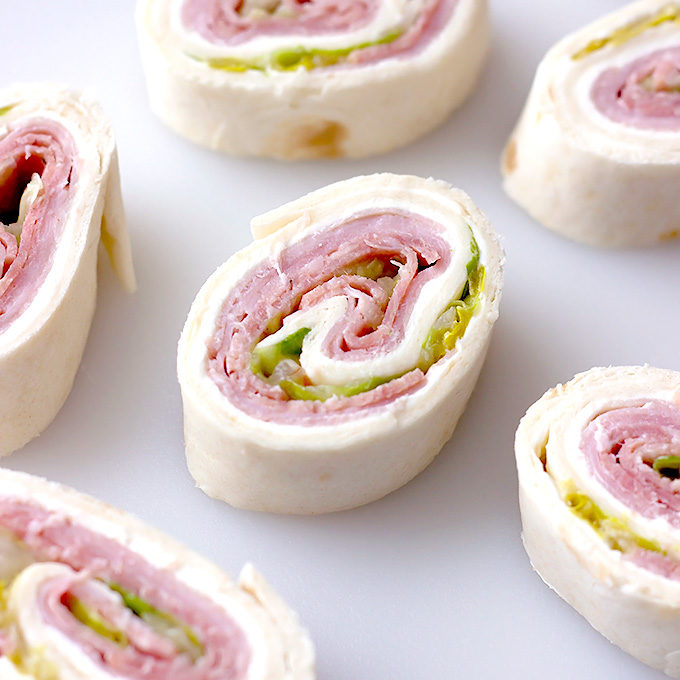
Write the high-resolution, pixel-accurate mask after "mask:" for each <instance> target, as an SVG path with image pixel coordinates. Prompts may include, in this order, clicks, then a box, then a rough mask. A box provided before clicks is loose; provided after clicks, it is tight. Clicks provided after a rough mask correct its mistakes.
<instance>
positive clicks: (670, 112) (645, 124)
mask: <svg viewBox="0 0 680 680" xmlns="http://www.w3.org/2000/svg"><path fill="white" fill-rule="evenodd" d="M591 96H592V98H593V102H594V104H595V106H596V107H597V109H598V110H599V111H600V112H601V113H602V114H604V115H605V116H607V117H608V118H611V119H612V120H614V121H616V122H617V123H623V124H625V125H630V126H633V127H637V128H646V129H650V130H680V46H679V47H674V48H669V49H663V50H657V51H655V52H653V53H651V54H648V55H646V56H644V57H641V58H640V59H636V60H635V61H633V62H631V63H630V64H627V65H626V66H623V67H621V68H612V69H608V70H606V71H604V73H602V74H600V76H599V77H598V78H597V80H596V81H595V83H594V85H593V89H592V93H591Z"/></svg>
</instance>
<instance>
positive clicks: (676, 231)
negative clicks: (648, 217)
mask: <svg viewBox="0 0 680 680" xmlns="http://www.w3.org/2000/svg"><path fill="white" fill-rule="evenodd" d="M678 236H680V229H673V230H672V231H667V232H666V233H665V234H661V236H659V241H670V240H672V239H674V238H678Z"/></svg>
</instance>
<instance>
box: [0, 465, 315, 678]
mask: <svg viewBox="0 0 680 680" xmlns="http://www.w3.org/2000/svg"><path fill="white" fill-rule="evenodd" d="M314 676H315V674H314V653H313V648H312V645H311V642H310V641H309V639H308V637H307V635H306V633H305V632H304V631H303V630H302V629H301V628H300V625H299V624H298V621H297V618H296V616H295V614H294V613H293V612H292V611H291V610H290V609H289V608H288V607H287V606H286V605H285V604H284V603H283V602H282V601H281V600H280V599H279V597H278V596H277V595H276V594H275V593H273V592H272V590H271V588H270V587H269V586H268V585H267V584H266V583H265V582H264V581H263V579H262V577H261V576H259V574H257V572H255V570H254V569H253V567H252V566H250V565H247V566H246V567H245V568H244V569H243V571H242V573H241V577H240V581H239V583H238V584H236V583H234V582H233V581H231V580H230V579H229V577H228V576H226V575H225V574H224V573H222V572H221V571H220V570H219V569H218V568H217V567H216V566H214V565H212V564H211V563H209V562H207V561H206V560H204V559H202V558H200V557H199V556H198V555H195V554H193V553H191V552H190V551H189V550H187V549H186V548H185V547H183V546H181V545H179V544H177V543H175V542H173V541H171V540H169V539H167V538H165V537H164V536H162V535H161V534H159V533H158V532H156V531H154V530H152V529H150V528H149V527H147V526H145V525H144V524H143V523H142V522H140V521H138V520H136V519H134V518H132V517H130V516H129V515H126V514H125V513H123V512H120V511H119V510H115V509H114V508H111V507H109V506H107V505H104V504H103V503H100V502H99V501H96V500H94V499H92V498H88V497H87V496H84V495H82V494H79V493H77V492H75V491H73V490H70V489H67V488H65V487H62V486H59V485H57V484H53V483H50V482H47V481H45V480H42V479H39V478H37V477H32V476H30V475H25V474H21V473H16V472H10V471H7V470H2V471H0V677H2V678H3V680H5V679H6V678H9V679H10V680H15V678H22V679H24V678H26V679H28V678H35V680H114V679H115V680H128V679H129V680H313V678H314Z"/></svg>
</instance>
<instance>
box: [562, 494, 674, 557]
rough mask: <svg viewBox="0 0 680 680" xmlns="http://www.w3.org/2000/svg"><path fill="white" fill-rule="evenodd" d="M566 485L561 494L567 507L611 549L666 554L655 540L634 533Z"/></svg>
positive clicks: (584, 495)
mask: <svg viewBox="0 0 680 680" xmlns="http://www.w3.org/2000/svg"><path fill="white" fill-rule="evenodd" d="M568 486H569V488H568V490H567V491H566V493H565V494H564V496H563V499H564V502H565V503H566V504H567V506H568V508H569V509H570V510H571V511H572V512H573V513H574V514H575V515H576V516H577V517H579V518H580V519H582V520H583V521H584V522H588V524H590V526H591V527H592V529H593V530H594V531H595V532H596V533H597V535H598V536H599V537H600V538H602V539H603V540H604V541H605V543H607V545H608V546H609V547H610V548H611V549H612V550H617V551H618V552H621V553H630V552H632V551H633V550H635V549H636V548H642V549H643V550H649V551H651V552H656V553H661V554H662V555H666V554H667V553H666V551H665V550H664V549H663V548H662V547H661V546H660V545H659V544H658V543H657V542H656V541H650V540H648V539H646V538H643V537H642V536H640V535H639V534H636V533H635V532H634V531H632V530H631V529H630V528H629V527H628V525H627V524H626V523H625V522H624V521H623V520H620V519H619V518H618V517H613V516H611V515H607V514H606V513H605V512H604V511H603V510H602V509H601V508H600V507H599V506H598V505H596V503H595V502H594V501H593V500H592V498H590V497H589V496H586V494H584V493H581V492H580V491H578V490H577V489H575V488H573V485H572V484H569V485H568Z"/></svg>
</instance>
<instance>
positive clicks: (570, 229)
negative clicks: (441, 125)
mask: <svg viewBox="0 0 680 680" xmlns="http://www.w3.org/2000/svg"><path fill="white" fill-rule="evenodd" d="M502 169H503V173H504V175H505V189H506V191H507V192H508V194H509V195H510V196H511V197H512V198H513V199H514V200H515V201H517V203H519V204H520V205H521V206H522V207H523V208H525V209H526V210H527V211H528V212H529V213H530V214H531V215H532V216H533V217H534V218H536V219H537V220H538V221H539V222H541V223H542V224H543V225H545V226H546V227H548V228H550V229H553V230H554V231H556V232H559V233H560V234H562V235H564V236H567V237H569V238H572V239H575V240H577V241H582V242H584V243H587V244H591V245H596V246H626V245H644V244H651V243H655V242H658V241H662V240H665V239H668V238H671V237H674V236H676V235H677V234H678V229H680V200H678V184H679V183H680V2H670V3H669V2H668V0H642V1H641V2H636V3H634V4H632V5H628V6H627V7H624V8H623V9H621V10H618V11H616V12H614V13H613V14H610V15H609V16H606V17H605V18H603V19H601V20H599V21H596V22H595V23H594V24H591V25H590V26H588V27H586V28H584V29H583V30H581V31H578V32H577V33H574V34H572V35H569V36H568V37H566V38H564V39H563V40H562V41H561V42H559V43H558V44H557V45H556V46H555V47H553V48H552V49H551V50H550V51H549V52H548V54H547V56H546V57H545V59H544V60H543V61H542V62H541V64H540V65H539V67H538V71H537V73H536V78H535V80H534V84H533V88H532V90H531V93H530V95H529V99H528V102H527V104H526V107H525V109H524V112H523V114H522V116H521V118H520V121H519V124H518V125H517V128H516V129H515V131H514V133H513V134H512V137H511V138H510V141H509V143H508V145H507V147H506V149H505V153H504V157H503V162H502Z"/></svg>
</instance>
